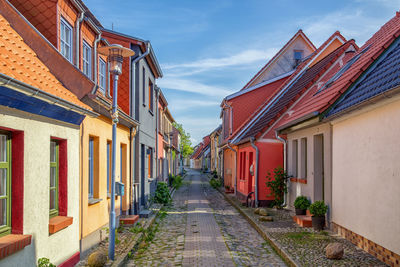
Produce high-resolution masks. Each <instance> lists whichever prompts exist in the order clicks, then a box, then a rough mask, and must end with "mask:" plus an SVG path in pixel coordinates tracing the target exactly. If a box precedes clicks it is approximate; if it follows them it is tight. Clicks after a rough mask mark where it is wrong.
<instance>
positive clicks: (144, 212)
mask: <svg viewBox="0 0 400 267" xmlns="http://www.w3.org/2000/svg"><path fill="white" fill-rule="evenodd" d="M150 214H151V210H141V211H140V212H139V217H140V218H149V216H150Z"/></svg>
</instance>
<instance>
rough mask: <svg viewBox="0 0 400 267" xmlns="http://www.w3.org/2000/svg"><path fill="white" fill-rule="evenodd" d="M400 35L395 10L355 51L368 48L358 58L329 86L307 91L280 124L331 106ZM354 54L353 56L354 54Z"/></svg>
mask: <svg viewBox="0 0 400 267" xmlns="http://www.w3.org/2000/svg"><path fill="white" fill-rule="evenodd" d="M399 36H400V13H399V12H396V16H394V17H393V18H392V19H391V20H389V21H388V22H387V23H386V24H385V25H383V26H382V27H381V28H380V30H378V31H377V32H376V33H375V34H374V35H373V36H372V37H371V38H370V39H369V40H368V41H367V42H366V43H365V44H364V45H363V46H362V47H361V48H360V49H359V50H358V52H357V53H356V55H358V54H360V53H361V52H362V51H363V50H364V49H366V48H368V47H369V49H368V50H367V51H366V52H365V53H364V54H361V55H360V58H359V59H358V60H357V61H356V62H355V63H354V64H353V65H352V66H351V67H350V68H349V69H348V70H347V71H345V72H344V73H343V75H342V76H341V77H339V78H338V79H337V80H336V81H335V82H334V83H333V84H332V85H331V86H329V87H327V88H325V89H324V90H322V91H321V92H319V93H317V94H316V91H315V90H314V91H313V92H309V93H308V94H307V96H305V97H304V99H302V101H300V102H298V103H297V104H296V106H295V107H293V108H292V109H291V110H292V111H293V113H292V114H291V116H290V117H286V118H285V120H283V121H282V122H281V123H280V124H281V125H289V124H291V123H293V121H295V120H298V119H300V118H302V117H303V116H305V115H308V114H311V113H312V112H318V113H322V112H324V111H325V110H327V108H328V107H329V106H331V105H332V104H333V103H334V102H335V101H336V100H337V99H338V97H339V96H340V95H341V94H342V93H344V92H345V91H346V90H347V88H348V87H349V86H350V85H351V84H352V83H354V82H355V81H356V80H357V78H358V77H359V76H360V75H361V73H363V72H364V71H365V70H366V69H367V68H368V67H369V66H370V65H371V63H372V62H373V61H374V60H376V59H377V58H378V57H379V55H380V54H381V53H382V52H383V51H384V50H385V49H386V48H388V47H389V45H390V44H391V43H392V42H393V41H394V40H395V39H396V38H397V37H399ZM356 55H355V56H356Z"/></svg>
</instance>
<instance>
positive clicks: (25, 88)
mask: <svg viewBox="0 0 400 267" xmlns="http://www.w3.org/2000/svg"><path fill="white" fill-rule="evenodd" d="M0 82H2V83H1V84H0V86H7V87H12V89H14V90H17V91H19V92H22V93H24V94H27V95H29V94H30V95H31V96H35V97H36V98H39V99H41V100H43V101H46V102H48V103H50V104H54V105H58V106H60V107H63V108H65V109H68V110H73V111H75V112H77V113H79V114H82V115H85V116H86V115H87V116H90V117H93V118H95V117H98V116H99V114H98V113H96V112H94V111H91V110H88V109H85V108H83V107H80V106H78V105H76V104H74V103H71V102H69V101H67V100H64V99H62V98H60V97H58V96H54V95H52V94H49V93H47V92H45V91H42V90H40V89H38V88H35V87H33V86H31V85H29V84H26V83H24V82H21V81H18V80H15V79H14V78H12V77H10V76H7V75H5V74H3V73H0Z"/></svg>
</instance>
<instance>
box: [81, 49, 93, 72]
mask: <svg viewBox="0 0 400 267" xmlns="http://www.w3.org/2000/svg"><path fill="white" fill-rule="evenodd" d="M82 65H83V66H82V69H83V70H82V71H83V73H84V74H85V75H86V76H88V77H89V79H92V48H91V47H90V46H89V45H88V44H87V43H86V42H85V41H83V44H82Z"/></svg>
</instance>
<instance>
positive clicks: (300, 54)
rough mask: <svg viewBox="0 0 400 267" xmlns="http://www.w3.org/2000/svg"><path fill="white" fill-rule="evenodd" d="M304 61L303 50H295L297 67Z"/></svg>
mask: <svg viewBox="0 0 400 267" xmlns="http://www.w3.org/2000/svg"><path fill="white" fill-rule="evenodd" d="M302 59H303V50H294V62H295V66H297V65H299V64H300V62H301V60H302Z"/></svg>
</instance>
